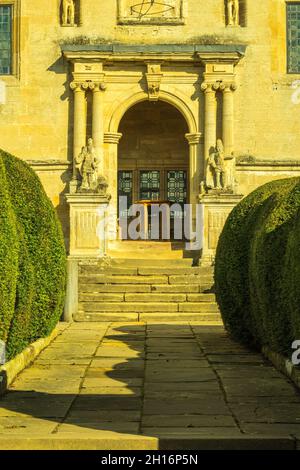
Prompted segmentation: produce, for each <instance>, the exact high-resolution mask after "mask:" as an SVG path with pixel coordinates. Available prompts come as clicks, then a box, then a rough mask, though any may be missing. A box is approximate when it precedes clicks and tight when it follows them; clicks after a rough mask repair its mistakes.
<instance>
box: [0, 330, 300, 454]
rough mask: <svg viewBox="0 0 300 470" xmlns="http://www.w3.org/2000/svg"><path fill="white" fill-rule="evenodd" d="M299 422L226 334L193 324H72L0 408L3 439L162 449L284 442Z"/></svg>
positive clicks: (297, 401) (291, 402) (290, 394)
mask: <svg viewBox="0 0 300 470" xmlns="http://www.w3.org/2000/svg"><path fill="white" fill-rule="evenodd" d="M299 423H300V396H299V393H298V391H297V390H296V389H295V388H294V387H293V385H292V384H291V383H290V382H289V381H288V380H287V379H286V378H285V377H283V376H282V375H281V374H280V373H279V372H277V371H276V370H275V369H274V368H273V367H272V365H271V364H270V363H269V362H267V361H265V360H264V359H263V358H262V356H261V355H260V354H258V353H256V352H253V351H249V350H247V349H246V348H244V347H243V346H241V345H240V344H237V343H235V342H233V341H232V340H230V339H229V338H228V336H227V334H226V333H225V331H224V329H223V327H220V326H203V325H197V324H192V325H188V324H147V325H145V324H126V325H125V324H124V325H121V326H114V325H113V324H110V325H109V326H107V325H104V324H100V323H96V324H93V323H90V324H86V323H84V324H73V325H71V326H70V328H68V329H67V330H65V331H64V332H63V333H62V334H61V335H60V336H59V337H58V338H57V339H56V340H55V341H54V342H53V343H52V344H51V345H50V346H49V347H48V348H47V349H46V350H45V351H43V352H42V353H41V355H40V356H39V357H38V358H37V360H36V361H35V363H34V364H33V365H32V366H31V367H30V368H28V369H26V370H24V371H23V373H22V374H21V375H20V376H19V377H18V378H17V380H16V381H15V382H14V384H13V385H12V387H11V389H10V391H9V392H8V393H7V394H6V395H5V396H4V397H2V399H1V400H0V440H1V435H2V436H3V437H4V436H5V437H13V436H14V437H18V438H20V437H25V436H26V437H34V436H35V437H37V436H48V437H50V436H54V435H56V436H58V437H68V436H71V435H72V436H73V435H74V434H77V435H80V436H82V437H85V436H87V435H89V436H90V435H94V437H97V438H98V437H101V436H106V437H107V436H108V435H109V434H111V433H112V432H113V433H119V434H120V435H121V434H123V435H124V434H130V435H136V436H137V435H139V436H140V435H144V436H153V437H158V438H159V439H160V442H161V443H162V444H161V445H162V446H164V445H165V444H163V442H164V440H165V439H169V438H172V439H176V438H177V439H178V440H179V441H181V442H184V441H186V440H188V439H196V438H199V439H203V438H207V439H210V438H213V439H229V440H230V439H231V440H234V439H235V438H243V437H244V438H245V437H250V438H251V437H254V436H257V435H260V436H262V435H265V436H270V435H273V436H291V435H295V434H297V433H299V434H300V432H299V431H300V424H299ZM173 442H174V441H173ZM182 445H183V448H184V445H186V444H182ZM164 448H165V447H164ZM177 448H178V446H177Z"/></svg>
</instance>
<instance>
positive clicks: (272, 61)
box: [0, 0, 300, 233]
mask: <svg viewBox="0 0 300 470" xmlns="http://www.w3.org/2000/svg"><path fill="white" fill-rule="evenodd" d="M15 2H16V6H19V7H20V19H19V33H20V38H19V45H18V47H17V48H18V52H19V55H18V65H19V66H18V67H17V68H16V70H15V72H16V74H15V76H13V77H5V76H1V77H0V79H1V80H3V81H4V82H5V83H6V86H7V90H6V91H7V93H6V95H7V101H6V103H5V104H3V105H0V128H1V147H2V148H3V149H4V150H6V151H8V152H11V153H13V154H16V155H17V156H19V157H21V158H24V159H26V160H31V161H33V160H38V161H41V162H45V167H44V169H43V170H41V169H40V167H39V174H40V176H41V177H42V181H43V183H44V184H45V187H46V190H47V191H48V194H49V195H50V197H51V198H52V200H53V202H54V204H55V205H56V206H57V207H58V208H59V213H60V216H61V217H62V220H63V223H64V226H65V231H66V233H67V229H66V227H67V225H66V222H65V221H66V220H67V218H68V215H67V211H66V206H65V203H64V202H62V199H63V194H64V192H65V191H66V180H67V176H66V171H67V170H68V168H69V167H68V166H67V163H68V162H71V159H72V140H73V93H72V91H71V90H70V89H69V82H70V80H71V78H70V74H71V69H70V64H69V63H68V62H67V61H66V60H65V59H63V58H62V53H61V43H70V42H71V43H75V44H80V43H84V42H94V43H97V42H102V43H112V42H114V43H125V44H167V43H178V44H183V43H197V44H203V43H214V44H227V43H231V44H246V45H247V49H246V55H245V58H244V59H242V60H241V61H240V62H239V64H238V65H237V66H236V81H237V85H238V87H237V90H236V91H235V96H234V113H235V115H234V150H235V152H236V154H237V155H251V156H254V157H257V158H261V159H268V160H271V161H277V162H278V161H281V160H291V161H295V162H296V161H298V160H300V158H299V148H300V134H299V128H300V112H299V110H300V104H296V103H295V99H294V100H293V99H292V97H293V94H295V89H293V88H292V83H293V81H294V80H296V79H298V78H299V76H298V75H288V74H287V73H286V19H285V1H284V0H264V1H263V2H259V3H258V2H254V1H252V0H246V1H245V2H244V3H245V5H246V10H245V15H246V20H245V21H243V24H245V25H246V26H243V27H241V26H226V25H225V9H224V0H205V1H204V0H203V1H202V0H184V1H183V9H182V11H181V13H180V15H181V16H180V21H177V23H176V21H174V23H173V24H172V23H171V22H169V23H168V21H162V22H159V21H158V22H157V24H149V23H148V24H143V22H141V24H137V25H136V24H131V23H130V21H129V22H128V21H127V22H126V21H121V19H120V18H119V17H118V15H120V17H121V16H122V15H123V13H122V15H121V14H120V8H122V5H120V3H122V1H121V2H118V1H117V0H110V1H105V0H77V2H76V5H77V20H76V21H77V23H78V24H77V26H74V27H62V26H61V21H60V20H61V18H60V1H59V0H53V1H51V2H49V0H22V2H21V1H20V0H15ZM123 6H124V5H123ZM118 8H119V9H118ZM123 16H124V15H123ZM125 16H126V15H125ZM118 18H119V20H118ZM104 69H105V72H106V74H107V81H108V82H109V83H108V89H107V92H106V93H105V98H104V103H103V106H104V120H105V123H104V126H105V129H106V131H107V128H108V125H109V123H108V119H109V117H110V115H111V109H112V107H113V106H115V104H116V103H121V102H122V100H125V99H127V98H128V96H130V94H131V93H134V92H137V91H139V90H140V89H141V80H142V77H143V74H144V66H143V65H142V64H141V65H138V64H134V65H132V66H131V67H130V68H128V67H126V66H124V64H120V65H116V64H109V63H108V64H107V65H105V66H104ZM164 70H165V76H167V75H168V73H170V74H171V75H172V74H173V75H174V70H171V69H170V70H168V67H167V66H166V67H165V69H164ZM202 73H203V68H202V67H201V66H200V64H198V65H197V64H194V65H193V66H192V65H189V66H187V67H184V66H182V67H178V68H177V70H176V79H174V77H173V78H172V80H173V83H171V84H170V83H169V84H168V85H166V87H171V88H172V92H173V93H176V92H178V95H180V96H182V97H183V99H184V97H185V96H186V97H187V98H186V99H187V100H190V102H191V106H192V107H193V110H194V113H195V115H199V131H200V132H203V126H204V124H203V102H204V94H203V92H202V91H201V89H200V85H201V82H202V81H203V77H202ZM120 74H121V76H122V77H123V83H122V80H120V79H119V78H118V77H117V76H118V75H119V76H120ZM164 79H165V78H164ZM172 80H171V81H172ZM182 82H184V85H182ZM129 83H130V86H129ZM88 133H89V127H88ZM106 158H108V157H106ZM49 161H50V162H53V161H56V162H57V161H59V162H60V164H53V165H52V166H50V167H49V166H48V165H49ZM61 164H63V165H64V168H63V169H62V167H61ZM35 167H36V166H35ZM253 168H254V169H253ZM247 171H249V173H247ZM298 173H299V171H298V169H297V167H295V166H293V165H291V166H289V167H282V166H272V165H269V168H268V169H266V167H260V166H255V165H254V167H253V165H252V167H251V168H250V169H248V170H247V168H245V167H243V168H242V169H241V170H239V174H240V178H241V189H242V191H243V193H244V194H245V193H247V192H249V191H250V190H252V189H254V186H257V185H258V184H260V183H261V182H265V181H268V180H270V179H274V178H278V177H283V176H286V175H288V176H290V175H293V174H298Z"/></svg>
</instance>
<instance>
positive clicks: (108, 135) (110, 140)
mask: <svg viewBox="0 0 300 470" xmlns="http://www.w3.org/2000/svg"><path fill="white" fill-rule="evenodd" d="M122 135H123V134H121V133H120V132H105V133H104V143H106V144H117V145H118V143H119V142H120V139H121V138H122Z"/></svg>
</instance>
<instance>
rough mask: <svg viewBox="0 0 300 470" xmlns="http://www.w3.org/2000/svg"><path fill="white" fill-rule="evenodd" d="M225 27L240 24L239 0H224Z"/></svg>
mask: <svg viewBox="0 0 300 470" xmlns="http://www.w3.org/2000/svg"><path fill="white" fill-rule="evenodd" d="M226 15H227V26H239V24H240V0H226Z"/></svg>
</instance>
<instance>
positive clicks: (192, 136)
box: [185, 132, 202, 145]
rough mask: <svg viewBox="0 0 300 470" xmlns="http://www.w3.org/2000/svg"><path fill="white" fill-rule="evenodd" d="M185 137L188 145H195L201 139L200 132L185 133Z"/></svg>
mask: <svg viewBox="0 0 300 470" xmlns="http://www.w3.org/2000/svg"><path fill="white" fill-rule="evenodd" d="M185 138H186V140H187V141H188V143H189V145H197V144H199V142H200V141H201V140H202V134H201V133H200V132H195V133H188V134H185Z"/></svg>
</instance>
